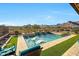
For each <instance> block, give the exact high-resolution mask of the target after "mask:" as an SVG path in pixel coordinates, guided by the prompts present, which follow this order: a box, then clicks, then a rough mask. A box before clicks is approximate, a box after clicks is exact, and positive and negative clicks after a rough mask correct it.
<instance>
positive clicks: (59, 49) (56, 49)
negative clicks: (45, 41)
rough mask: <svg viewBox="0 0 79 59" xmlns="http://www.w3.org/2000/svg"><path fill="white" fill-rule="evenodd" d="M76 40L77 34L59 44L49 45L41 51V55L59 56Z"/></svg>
mask: <svg viewBox="0 0 79 59" xmlns="http://www.w3.org/2000/svg"><path fill="white" fill-rule="evenodd" d="M77 40H79V35H77V36H75V37H72V38H70V39H68V40H66V41H64V42H61V43H60V44H57V45H55V46H53V47H50V48H48V49H46V50H44V51H42V52H41V56H61V55H63V54H64V52H66V51H67V50H68V49H69V48H70V47H71V46H72V45H73V44H74V43H75V42H76V41H77Z"/></svg>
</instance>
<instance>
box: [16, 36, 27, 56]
mask: <svg viewBox="0 0 79 59" xmlns="http://www.w3.org/2000/svg"><path fill="white" fill-rule="evenodd" d="M27 48H28V47H27V44H26V42H25V40H24V38H23V36H22V35H20V36H18V42H17V50H16V55H19V52H20V51H23V50H25V49H27Z"/></svg>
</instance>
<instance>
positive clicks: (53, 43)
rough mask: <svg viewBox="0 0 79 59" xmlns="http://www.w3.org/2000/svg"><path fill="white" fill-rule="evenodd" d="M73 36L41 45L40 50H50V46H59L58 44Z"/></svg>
mask: <svg viewBox="0 0 79 59" xmlns="http://www.w3.org/2000/svg"><path fill="white" fill-rule="evenodd" d="M74 36H76V35H70V36H66V37H63V38H60V39H57V40H55V41H51V42H48V43H45V44H42V45H41V47H43V49H42V50H43V51H44V50H46V49H48V48H50V47H52V46H54V45H57V44H59V43H61V42H63V41H65V40H67V39H69V38H71V37H74Z"/></svg>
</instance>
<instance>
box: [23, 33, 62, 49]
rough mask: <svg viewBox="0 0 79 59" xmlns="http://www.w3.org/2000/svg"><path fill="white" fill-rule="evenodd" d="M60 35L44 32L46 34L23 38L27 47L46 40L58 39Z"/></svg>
mask: <svg viewBox="0 0 79 59" xmlns="http://www.w3.org/2000/svg"><path fill="white" fill-rule="evenodd" d="M61 37H62V36H60V35H55V34H46V35H40V36H35V37H32V38H30V37H29V38H25V37H24V39H25V41H26V43H27V45H28V47H29V48H31V47H34V46H37V45H40V44H42V43H47V42H50V41H54V40H56V39H59V38H61Z"/></svg>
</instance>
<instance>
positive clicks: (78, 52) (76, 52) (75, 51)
mask: <svg viewBox="0 0 79 59" xmlns="http://www.w3.org/2000/svg"><path fill="white" fill-rule="evenodd" d="M63 56H79V43H78V42H76V43H75V44H74V45H73V46H72V47H71V48H69V49H68V50H67V51H66V52H65V53H64V54H63Z"/></svg>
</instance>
